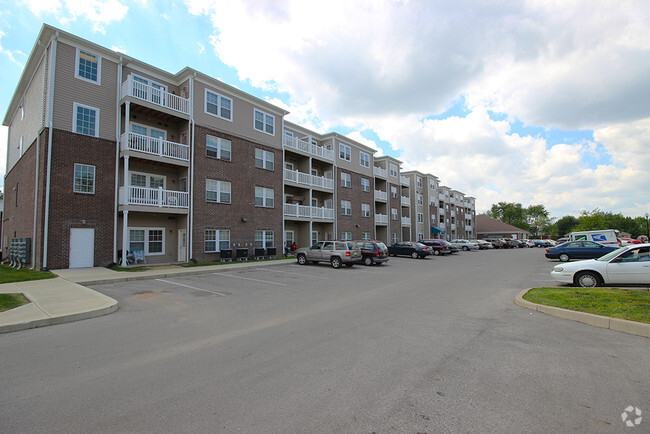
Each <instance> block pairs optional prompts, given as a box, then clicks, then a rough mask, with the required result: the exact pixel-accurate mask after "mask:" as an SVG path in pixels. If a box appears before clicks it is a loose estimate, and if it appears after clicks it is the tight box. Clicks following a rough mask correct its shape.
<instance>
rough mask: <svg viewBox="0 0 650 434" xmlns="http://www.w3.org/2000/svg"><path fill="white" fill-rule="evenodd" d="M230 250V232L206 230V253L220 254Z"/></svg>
mask: <svg viewBox="0 0 650 434" xmlns="http://www.w3.org/2000/svg"><path fill="white" fill-rule="evenodd" d="M229 248H230V231H228V230H216V229H206V230H205V243H204V250H205V252H206V253H210V252H220V251H221V250H223V249H229Z"/></svg>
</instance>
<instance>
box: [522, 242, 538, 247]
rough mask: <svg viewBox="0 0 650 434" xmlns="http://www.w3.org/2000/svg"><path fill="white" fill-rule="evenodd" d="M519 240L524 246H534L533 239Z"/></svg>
mask: <svg viewBox="0 0 650 434" xmlns="http://www.w3.org/2000/svg"><path fill="white" fill-rule="evenodd" d="M521 242H522V243H523V244H524V247H535V243H533V240H521Z"/></svg>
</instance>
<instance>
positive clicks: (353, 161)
mask: <svg viewBox="0 0 650 434" xmlns="http://www.w3.org/2000/svg"><path fill="white" fill-rule="evenodd" d="M334 143H335V145H334V156H335V158H336V165H337V166H338V167H340V168H341V169H344V170H346V171H351V172H356V173H360V174H362V175H363V176H365V177H372V164H373V158H372V154H373V151H370V150H368V149H365V148H363V149H362V148H359V147H357V146H355V145H354V144H351V143H348V142H344V141H341V140H336V141H335V142H334ZM339 143H342V144H344V145H347V146H349V147H350V161H346V160H342V159H340V158H339ZM359 151H361V152H365V153H366V154H368V155H369V158H370V167H369V168H368V167H364V166H362V165H361V164H360V160H359Z"/></svg>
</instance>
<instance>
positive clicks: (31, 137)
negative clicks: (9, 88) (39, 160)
mask: <svg viewBox="0 0 650 434" xmlns="http://www.w3.org/2000/svg"><path fill="white" fill-rule="evenodd" d="M44 74H45V58H42V59H41V62H40V63H39V65H38V67H37V68H36V72H35V73H34V76H33V77H32V79H31V82H30V83H29V86H28V87H27V90H26V92H25V95H24V96H23V103H22V104H21V105H20V106H19V107H18V110H16V113H14V117H13V119H12V121H11V125H10V127H9V128H10V133H9V141H8V144H7V171H9V170H10V169H11V168H12V167H13V166H14V164H16V162H17V161H18V160H19V158H20V149H19V146H20V138H21V137H22V138H23V154H25V152H26V151H27V148H28V147H30V146H31V145H32V143H35V141H36V135H37V134H38V132H39V131H40V129H41V127H42V126H44V119H43V110H44V104H45V99H46V96H45V95H44V93H43V87H44V83H43V78H44ZM21 106H22V107H24V113H25V115H24V118H23V119H21V108H20V107H21Z"/></svg>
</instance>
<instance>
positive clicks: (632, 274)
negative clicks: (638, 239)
mask: <svg viewBox="0 0 650 434" xmlns="http://www.w3.org/2000/svg"><path fill="white" fill-rule="evenodd" d="M551 277H552V278H553V280H555V281H556V282H560V283H567V284H569V285H578V286H582V287H585V288H590V287H594V286H601V285H643V286H648V285H650V244H648V243H645V244H633V245H629V246H625V247H621V248H619V249H616V250H614V251H612V252H610V253H607V254H606V255H603V256H601V257H600V258H598V259H591V260H589V261H577V262H573V263H571V264H562V265H556V266H555V267H553V270H551Z"/></svg>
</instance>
